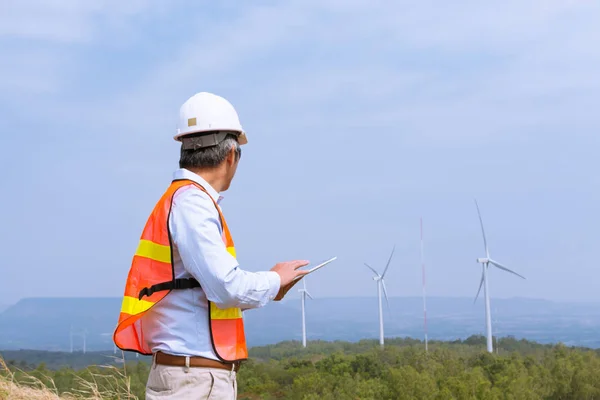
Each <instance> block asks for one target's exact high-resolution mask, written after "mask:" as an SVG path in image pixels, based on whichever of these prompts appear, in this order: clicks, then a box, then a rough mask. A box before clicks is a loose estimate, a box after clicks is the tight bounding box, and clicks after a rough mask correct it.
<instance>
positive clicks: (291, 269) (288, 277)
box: [271, 260, 308, 301]
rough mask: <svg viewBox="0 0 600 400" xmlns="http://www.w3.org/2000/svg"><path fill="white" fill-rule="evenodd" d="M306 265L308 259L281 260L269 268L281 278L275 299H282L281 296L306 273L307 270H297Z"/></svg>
mask: <svg viewBox="0 0 600 400" xmlns="http://www.w3.org/2000/svg"><path fill="white" fill-rule="evenodd" d="M306 265H308V261H306V260H295V261H286V262H281V263H278V264H276V265H275V266H274V267H273V268H271V271H275V272H277V273H278V274H279V279H280V280H281V284H280V286H279V293H277V296H275V299H274V300H275V301H279V300H281V299H283V296H285V295H286V293H287V292H288V291H289V290H290V289H291V288H293V287H294V285H295V284H296V283H298V282H299V281H300V279H301V278H302V277H303V276H304V275H306V274H307V273H308V271H298V268H301V267H304V266H306ZM296 278H298V279H296Z"/></svg>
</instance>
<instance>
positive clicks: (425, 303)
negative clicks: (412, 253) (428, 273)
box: [421, 218, 428, 353]
mask: <svg viewBox="0 0 600 400" xmlns="http://www.w3.org/2000/svg"><path fill="white" fill-rule="evenodd" d="M421 272H422V274H423V280H422V282H423V329H424V331H425V352H426V353H427V350H428V346H427V300H426V298H427V295H426V293H425V261H424V258H423V218H421Z"/></svg>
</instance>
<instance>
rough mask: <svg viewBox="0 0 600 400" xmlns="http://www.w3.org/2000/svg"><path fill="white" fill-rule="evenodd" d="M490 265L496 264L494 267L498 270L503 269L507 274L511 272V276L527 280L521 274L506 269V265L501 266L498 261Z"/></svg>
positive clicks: (491, 261)
mask: <svg viewBox="0 0 600 400" xmlns="http://www.w3.org/2000/svg"><path fill="white" fill-rule="evenodd" d="M490 264H494V265H495V266H496V267H497V268H500V269H503V270H505V271H506V272H510V273H511V274H515V275H516V276H518V277H519V278H523V279H525V277H524V276H523V275H519V274H517V273H516V272H515V271H513V270H511V269H508V268H506V267H505V266H504V265H502V264H500V263H499V262H497V261H494V260H490Z"/></svg>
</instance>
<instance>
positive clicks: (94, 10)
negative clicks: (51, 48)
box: [0, 0, 157, 44]
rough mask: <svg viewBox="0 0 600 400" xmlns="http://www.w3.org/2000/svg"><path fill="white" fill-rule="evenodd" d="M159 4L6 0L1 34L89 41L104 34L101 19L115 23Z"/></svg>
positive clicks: (115, 0) (49, 40)
mask: <svg viewBox="0 0 600 400" xmlns="http://www.w3.org/2000/svg"><path fill="white" fill-rule="evenodd" d="M156 5H157V4H156V1H145V0H130V1H118V0H94V1H79V0H59V1H58V0H50V1H48V0H7V1H4V2H2V4H1V5H0V37H8V38H17V39H34V40H38V41H43V42H47V43H57V42H58V43H63V44H64V43H81V42H90V41H91V40H92V39H94V38H95V37H96V36H97V35H101V34H102V32H99V31H98V26H99V22H109V23H113V24H116V23H118V22H119V21H120V20H122V19H127V18H131V17H132V16H134V15H136V14H139V13H141V12H143V11H146V10H148V9H149V8H150V7H153V6H154V7H156Z"/></svg>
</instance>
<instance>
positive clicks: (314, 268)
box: [296, 256, 337, 279]
mask: <svg viewBox="0 0 600 400" xmlns="http://www.w3.org/2000/svg"><path fill="white" fill-rule="evenodd" d="M335 259H337V256H336V257H333V258H330V259H329V260H327V261H325V262H323V263H321V264H319V265H317V266H315V267H312V268H311V269H309V270H308V274H310V273H312V272H315V271H316V270H318V269H319V268H322V267H324V266H326V265H327V264H329V263H330V262H332V261H334V260H335ZM308 274H305V275H302V276H306V275H308ZM299 278H301V277H298V278H296V279H299Z"/></svg>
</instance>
